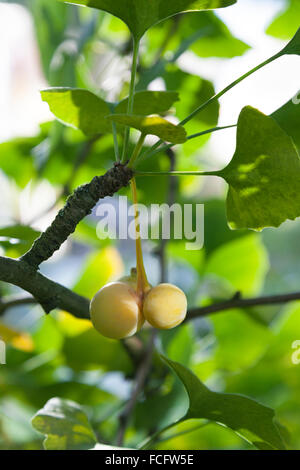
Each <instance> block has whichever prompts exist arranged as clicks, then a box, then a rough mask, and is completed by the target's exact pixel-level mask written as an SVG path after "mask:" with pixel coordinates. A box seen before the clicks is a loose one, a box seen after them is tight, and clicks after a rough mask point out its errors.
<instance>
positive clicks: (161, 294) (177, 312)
mask: <svg viewBox="0 0 300 470" xmlns="http://www.w3.org/2000/svg"><path fill="white" fill-rule="evenodd" d="M186 312H187V300H186V296H185V293H184V292H183V291H182V290H181V289H179V287H176V286H174V285H173V284H166V283H165V284H159V285H158V286H156V287H153V289H151V290H150V291H149V292H148V294H147V295H146V297H145V300H144V305H143V314H144V317H145V319H146V320H147V321H148V322H149V323H150V325H152V326H154V328H160V329H162V330H168V329H170V328H174V327H175V326H177V325H179V324H180V323H182V322H183V320H184V319H185V316H186Z"/></svg>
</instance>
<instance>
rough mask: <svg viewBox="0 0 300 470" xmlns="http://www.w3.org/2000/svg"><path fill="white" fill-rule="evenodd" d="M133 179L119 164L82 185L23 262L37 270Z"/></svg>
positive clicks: (127, 170) (128, 171)
mask: <svg viewBox="0 0 300 470" xmlns="http://www.w3.org/2000/svg"><path fill="white" fill-rule="evenodd" d="M132 176H133V172H132V170H130V169H129V168H127V167H126V166H124V165H122V164H116V165H115V166H114V167H113V168H111V169H110V170H108V171H107V173H105V175H103V176H95V178H93V180H92V181H91V182H90V183H88V184H85V185H83V186H79V188H77V189H76V190H75V191H74V193H73V194H72V195H71V196H70V197H69V198H68V200H67V202H66V204H65V206H64V207H63V208H62V209H61V210H60V211H59V212H58V214H57V216H56V217H55V219H54V221H53V222H52V224H51V225H50V227H48V229H47V230H46V231H45V232H43V233H42V234H41V235H40V237H39V238H38V239H37V240H36V241H35V242H34V244H33V245H32V247H31V248H30V250H29V251H28V252H27V253H25V254H24V255H23V256H22V257H21V261H23V262H25V263H27V264H28V265H30V266H31V267H33V268H35V269H37V268H38V267H39V265H40V264H41V263H42V262H43V261H46V260H47V259H49V258H50V257H51V256H52V255H53V253H54V252H55V251H56V250H58V249H59V248H60V246H61V245H62V244H63V243H64V242H65V241H66V240H67V238H68V237H69V235H71V233H73V232H74V231H75V229H76V226H77V225H78V224H79V222H80V221H81V220H82V219H83V218H84V217H85V216H86V215H88V214H90V213H91V211H92V209H93V207H94V206H95V205H96V204H97V202H98V201H99V199H102V198H104V197H106V196H112V195H113V194H114V193H116V192H117V191H119V189H121V188H123V187H125V186H127V185H128V183H129V181H130V179H131V178H132Z"/></svg>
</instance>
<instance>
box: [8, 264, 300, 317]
mask: <svg viewBox="0 0 300 470" xmlns="http://www.w3.org/2000/svg"><path fill="white" fill-rule="evenodd" d="M99 269H101V266H100V267H99ZM0 281H3V282H8V283H10V284H13V285H15V286H17V287H20V288H22V289H24V290H25V291H27V292H29V293H30V294H31V295H32V296H33V298H34V299H35V302H36V303H39V304H41V306H42V307H43V308H44V310H45V311H46V313H49V312H51V310H54V309H56V308H57V309H61V310H65V311H67V312H69V313H71V314H72V315H74V316H75V317H77V318H82V319H86V318H89V302H90V301H89V299H88V298H86V297H82V296H81V295H78V294H76V293H75V292H73V291H72V290H70V289H68V288H67V287H64V286H62V285H61V284H59V283H57V282H55V281H52V280H51V279H49V278H47V277H46V276H44V275H43V274H41V273H39V272H36V270H35V269H34V268H32V267H31V266H29V265H28V264H27V263H25V262H24V261H22V260H15V259H11V258H6V257H3V256H0ZM295 300H300V292H291V293H288V294H278V295H268V296H261V297H253V298H242V297H241V296H240V295H238V296H237V295H236V296H234V297H233V298H231V299H229V300H224V301H222V302H215V303H213V304H210V305H206V306H203V307H195V308H190V309H189V311H188V314H187V318H186V321H189V320H193V319H194V318H199V317H205V316H208V315H212V314H217V313H221V312H225V311H227V310H233V309H245V308H249V307H255V306H268V305H280V304H286V303H288V302H293V301H295ZM21 303H22V301H21V298H20V299H19V300H18V302H17V304H18V305H21ZM23 303H25V304H27V303H34V300H33V299H30V300H27V298H25V297H24V302H23ZM0 305H1V303H0ZM13 306H15V303H12V304H11V305H7V306H6V309H7V308H9V307H13ZM0 310H1V308H0Z"/></svg>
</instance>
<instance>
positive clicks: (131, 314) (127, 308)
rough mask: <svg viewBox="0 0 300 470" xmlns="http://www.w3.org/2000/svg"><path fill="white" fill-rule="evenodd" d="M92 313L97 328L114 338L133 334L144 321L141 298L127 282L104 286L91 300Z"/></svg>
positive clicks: (103, 333)
mask: <svg viewBox="0 0 300 470" xmlns="http://www.w3.org/2000/svg"><path fill="white" fill-rule="evenodd" d="M90 315H91V320H92V323H93V325H94V327H95V329H96V330H97V331H98V332H99V333H101V334H102V335H103V336H106V337H107V338H112V339H122V338H127V337H129V336H132V335H134V334H135V333H136V332H137V331H139V330H140V328H141V327H142V325H143V323H144V317H143V315H142V312H141V308H140V301H139V298H138V296H137V294H136V292H135V290H134V289H133V288H132V287H131V286H130V284H128V283H126V282H112V283H110V284H107V285H106V286H104V287H102V288H101V289H100V290H99V291H98V292H97V293H96V294H95V296H94V297H93V299H92V301H91V304H90Z"/></svg>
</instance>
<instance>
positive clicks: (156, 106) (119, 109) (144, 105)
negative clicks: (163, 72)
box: [115, 90, 179, 116]
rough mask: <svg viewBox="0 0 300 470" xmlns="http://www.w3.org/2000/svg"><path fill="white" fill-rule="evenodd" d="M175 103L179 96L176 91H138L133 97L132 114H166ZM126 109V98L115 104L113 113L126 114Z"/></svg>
mask: <svg viewBox="0 0 300 470" xmlns="http://www.w3.org/2000/svg"><path fill="white" fill-rule="evenodd" d="M176 101H179V94H178V93H177V92H176V91H147V90H146V91H139V92H137V93H135V95H134V105H133V114H137V115H140V116H149V115H150V114H162V113H165V112H167V111H168V110H169V109H170V108H171V106H172V105H173V104H174V103H175V102H176ZM127 108H128V98H126V99H125V100H122V101H121V102H120V103H119V104H117V106H116V107H115V112H116V113H117V114H126V113H127Z"/></svg>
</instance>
